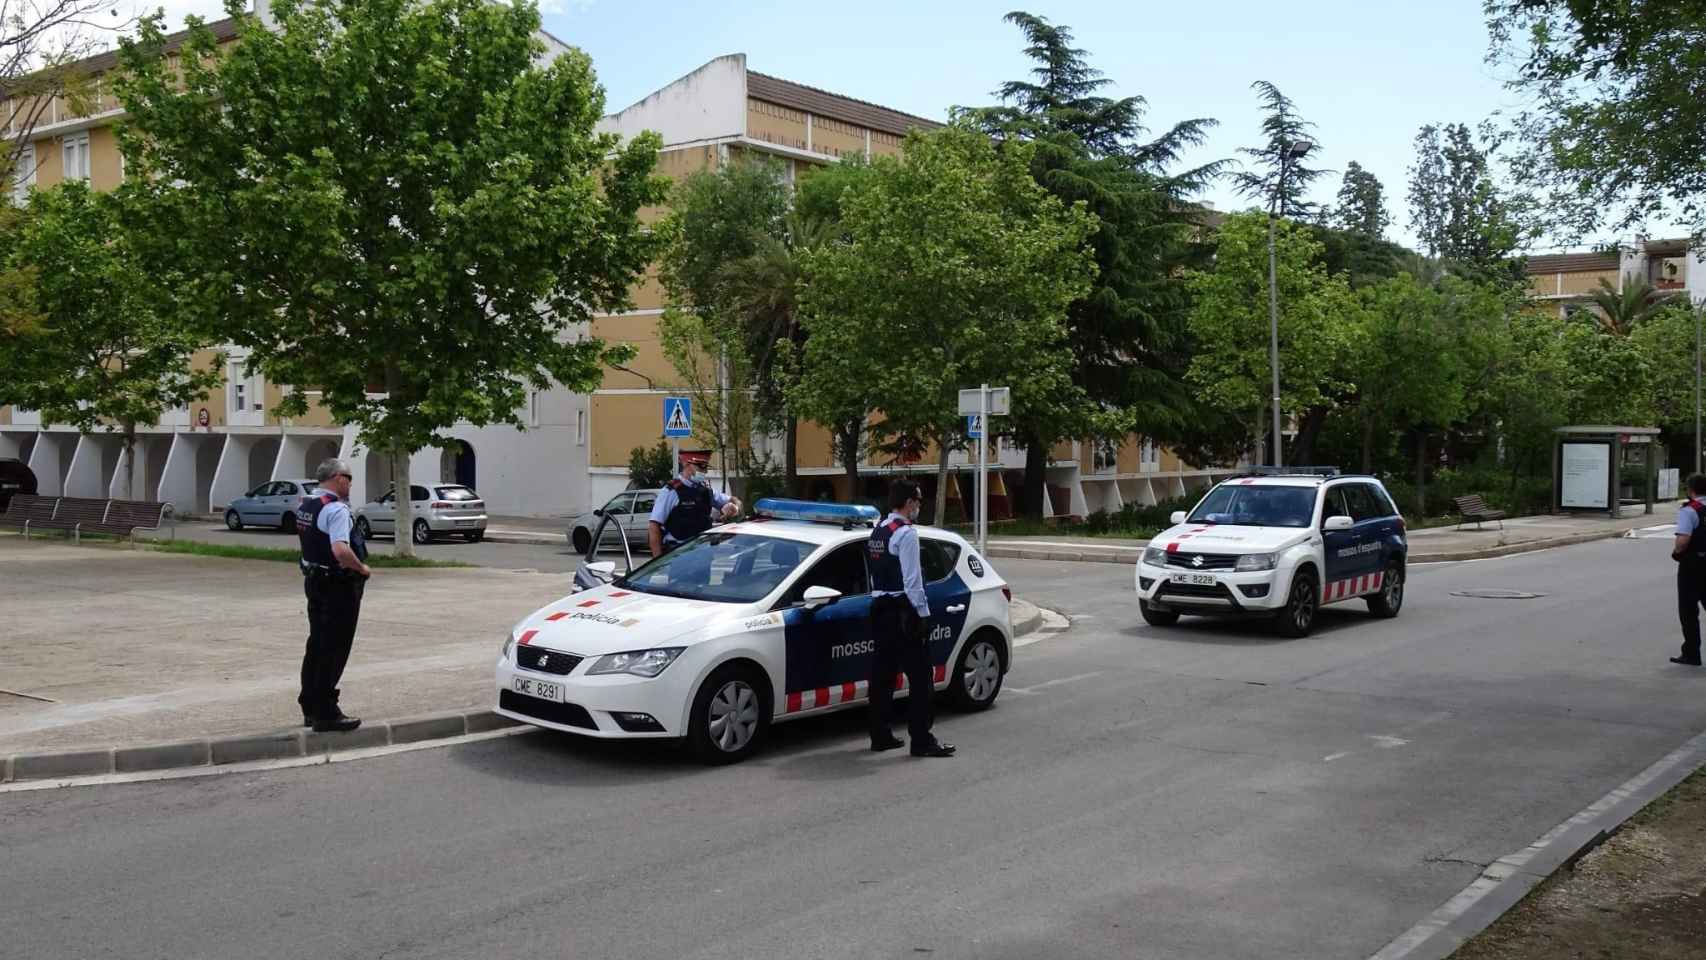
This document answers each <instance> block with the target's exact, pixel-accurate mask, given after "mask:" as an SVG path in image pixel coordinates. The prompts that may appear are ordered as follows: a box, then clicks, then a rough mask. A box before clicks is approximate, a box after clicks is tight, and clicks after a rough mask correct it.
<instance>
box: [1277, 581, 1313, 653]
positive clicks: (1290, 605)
mask: <svg viewBox="0 0 1706 960" xmlns="http://www.w3.org/2000/svg"><path fill="white" fill-rule="evenodd" d="M1319 598H1320V593H1319V591H1318V590H1317V589H1316V587H1315V574H1313V573H1311V572H1310V571H1308V570H1299V571H1297V573H1296V574H1295V575H1293V576H1292V578H1291V593H1290V594H1288V595H1287V596H1286V601H1285V606H1284V607H1282V608H1280V612H1279V615H1278V616H1277V617H1275V618H1274V628H1275V629H1276V630H1278V631H1279V633H1280V635H1281V636H1285V637H1307V636H1309V631H1310V629H1311V628H1312V627H1314V626H1315V611H1316V608H1317V607H1318V606H1319V605H1320V599H1319Z"/></svg>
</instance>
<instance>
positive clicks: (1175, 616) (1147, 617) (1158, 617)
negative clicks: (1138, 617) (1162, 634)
mask: <svg viewBox="0 0 1706 960" xmlns="http://www.w3.org/2000/svg"><path fill="white" fill-rule="evenodd" d="M1137 612H1138V613H1141V614H1143V622H1144V623H1147V624H1149V625H1150V626H1152V627H1170V626H1172V625H1173V624H1175V623H1178V622H1179V613H1178V611H1176V610H1157V609H1156V608H1154V607H1152V606H1150V605H1149V601H1147V600H1139V601H1137Z"/></svg>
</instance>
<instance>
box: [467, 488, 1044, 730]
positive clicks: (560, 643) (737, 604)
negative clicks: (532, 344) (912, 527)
mask: <svg viewBox="0 0 1706 960" xmlns="http://www.w3.org/2000/svg"><path fill="white" fill-rule="evenodd" d="M753 513H754V517H753V518H752V519H751V520H746V521H742V522H737V523H726V524H723V525H721V526H718V527H715V528H713V529H711V530H710V531H707V532H706V533H703V534H700V535H699V536H698V537H696V538H694V539H692V540H690V541H688V542H687V543H685V544H683V545H681V546H680V547H677V548H676V549H674V550H672V551H670V552H669V553H667V554H665V555H664V556H662V557H658V558H656V559H653V560H651V561H650V562H649V563H646V564H645V565H644V566H641V567H640V568H639V569H637V570H634V571H633V572H631V573H629V574H627V575H625V576H620V577H613V579H610V580H609V581H608V582H603V578H604V577H609V576H611V575H612V573H613V571H612V569H611V567H612V565H611V564H610V563H589V564H588V567H589V568H592V570H593V572H594V574H596V576H593V577H591V578H588V577H586V576H585V574H586V571H585V570H583V571H582V575H577V582H578V583H581V584H583V585H585V586H586V589H583V590H580V591H579V592H576V593H573V594H570V595H569V596H567V597H564V598H563V599H561V600H558V601H557V602H556V603H553V604H551V605H549V606H547V607H544V608H542V609H540V610H537V611H535V612H534V613H532V614H530V615H528V616H527V617H525V618H524V619H522V621H521V622H520V623H517V624H516V625H515V627H514V628H513V629H512V630H511V631H510V632H509V635H508V636H506V637H505V638H504V643H503V652H502V653H501V655H500V656H499V657H498V663H497V677H496V679H497V695H498V707H497V712H498V713H500V714H503V715H504V716H506V717H511V718H513V719H516V720H520V721H522V722H524V723H530V724H533V725H535V726H540V727H546V728H549V729H552V730H561V731H563V732H566V733H575V734H581V735H584V736H589V737H603V738H613V739H614V738H633V739H640V738H653V739H659V738H668V739H685V740H686V741H687V742H688V744H689V745H690V746H691V747H692V748H693V749H694V750H695V751H696V752H697V753H698V754H699V755H700V756H701V757H702V758H704V759H705V760H707V761H709V762H712V763H727V762H731V761H735V760H740V759H743V758H745V757H746V756H748V755H750V754H751V753H752V752H753V750H754V749H756V748H757V747H758V745H759V744H760V742H762V740H763V739H764V735H765V731H766V729H767V728H768V726H769V725H770V724H771V723H777V722H781V721H785V720H794V719H797V718H799V717H808V716H814V715H818V714H823V713H829V712H832V711H836V710H842V709H846V708H848V707H855V706H860V705H862V704H864V703H865V702H866V681H867V677H868V675H869V672H870V663H871V651H872V637H871V635H870V629H869V618H870V612H871V597H870V591H871V587H870V581H869V579H868V577H867V575H866V572H865V543H866V541H867V540H868V539H869V538H870V536H871V527H872V525H873V524H874V523H875V522H876V521H877V520H878V519H879V517H878V514H877V511H876V510H875V509H874V508H872V507H862V506H846V505H842V504H826V503H811V502H807V501H798V500H780V499H766V500H760V501H758V503H756V504H755V505H754V509H753ZM919 553H920V559H921V561H922V566H923V574H924V580H925V585H924V591H925V594H926V595H927V596H928V598H929V602H930V625H931V632H930V636H929V641H928V642H929V649H930V659H931V662H932V665H933V667H934V670H933V674H932V677H933V680H934V683H933V684H932V686H933V689H934V690H945V691H947V693H948V694H949V696H950V697H951V698H952V699H953V700H954V701H955V702H956V703H957V704H958V705H959V706H961V707H964V708H967V709H973V710H980V709H984V708H986V707H988V706H990V705H991V704H993V703H994V702H995V697H996V695H997V694H998V693H1000V692H1001V682H1002V679H1003V677H1004V676H1005V675H1006V672H1007V668H1008V665H1009V663H1010V662H1011V660H1012V650H1013V630H1012V626H1011V624H1010V623H1009V620H1008V613H1007V609H1008V601H1009V599H1010V596H1011V595H1010V593H1009V591H1008V589H1007V584H1006V581H1004V580H1002V579H1001V577H1000V575H999V574H997V573H996V572H995V570H994V568H993V567H991V566H989V564H988V563H987V562H986V561H984V560H983V559H982V558H980V557H979V556H978V555H977V554H976V553H975V552H974V551H973V550H972V548H971V546H970V545H969V544H968V543H966V541H965V540H963V539H961V538H960V537H958V536H955V535H954V534H952V533H949V532H947V531H945V530H938V529H936V528H933V527H920V528H919ZM895 692H896V695H897V696H905V695H907V694H908V693H913V694H915V695H916V691H908V690H907V689H906V685H905V678H904V677H898V678H897V679H896V691H895Z"/></svg>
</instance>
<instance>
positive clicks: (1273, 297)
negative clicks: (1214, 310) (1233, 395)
mask: <svg viewBox="0 0 1706 960" xmlns="http://www.w3.org/2000/svg"><path fill="white" fill-rule="evenodd" d="M1311 146H1312V144H1310V143H1309V142H1308V141H1306V140H1293V141H1292V142H1291V143H1288V144H1286V145H1285V147H1284V148H1283V149H1282V150H1281V151H1280V168H1279V181H1278V182H1277V183H1275V184H1274V196H1273V199H1272V200H1271V201H1269V203H1268V365H1269V366H1270V367H1271V368H1272V372H1273V396H1272V397H1271V398H1269V402H1270V403H1272V404H1273V410H1274V450H1273V458H1272V459H1273V462H1274V467H1275V468H1279V467H1283V466H1285V452H1284V443H1283V441H1282V440H1281V435H1280V368H1279V267H1278V264H1277V261H1276V259H1275V255H1274V219H1275V218H1276V216H1277V215H1279V214H1283V213H1284V212H1285V211H1283V210H1280V209H1279V205H1280V198H1281V197H1283V196H1284V195H1285V172H1286V168H1287V167H1289V166H1290V165H1291V162H1292V161H1293V160H1300V159H1302V158H1303V155H1304V154H1306V153H1308V152H1309V148H1310V147H1311ZM1695 446H1699V444H1696V445H1695Z"/></svg>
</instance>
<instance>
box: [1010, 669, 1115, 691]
mask: <svg viewBox="0 0 1706 960" xmlns="http://www.w3.org/2000/svg"><path fill="white" fill-rule="evenodd" d="M1101 675H1102V671H1100V670H1096V671H1094V672H1091V673H1080V674H1077V675H1075V676H1070V677H1060V678H1058V679H1055V680H1044V681H1043V682H1042V683H1033V684H1031V685H1030V686H1028V687H1008V688H1007V689H1008V690H1011V691H1013V692H1014V693H1036V692H1037V691H1038V690H1046V689H1048V688H1049V687H1058V686H1060V685H1061V684H1063V683H1077V682H1078V681H1080V680H1088V679H1090V678H1091V677H1099V676H1101Z"/></svg>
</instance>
